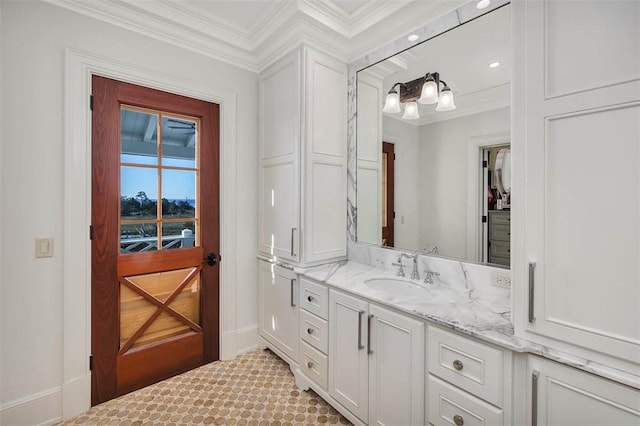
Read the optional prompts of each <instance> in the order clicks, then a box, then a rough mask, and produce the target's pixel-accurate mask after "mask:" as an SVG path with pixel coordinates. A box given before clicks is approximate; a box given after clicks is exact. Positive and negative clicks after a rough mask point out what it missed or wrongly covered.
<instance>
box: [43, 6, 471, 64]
mask: <svg viewBox="0 0 640 426" xmlns="http://www.w3.org/2000/svg"><path fill="white" fill-rule="evenodd" d="M45 1H47V2H49V3H51V4H54V5H57V6H60V7H64V8H67V9H70V10H73V11H75V12H78V13H82V14H85V15H88V16H91V17H93V18H96V19H100V20H102V21H106V22H109V23H112V24H114V25H118V26H120V27H123V28H126V29H129V30H132V31H135V32H138V33H141V34H145V35H147V36H150V37H154V38H157V39H160V40H163V41H165V42H168V43H171V44H174V45H177V46H180V47H183V48H185V49H188V50H191V51H194V52H197V53H200V54H203V55H206V56H210V57H212V58H215V59H218V60H221V61H224V62H227V63H230V64H233V65H236V66H240V67H242V68H246V69H249V70H251V71H255V72H259V71H261V70H263V69H264V68H265V67H267V66H268V65H270V64H271V63H272V62H273V61H275V60H276V59H278V58H279V57H280V56H282V54H284V53H286V52H288V51H290V50H291V48H292V47H295V46H297V45H298V44H300V43H302V42H304V43H306V44H309V45H311V46H314V47H316V48H320V49H322V50H325V51H328V52H331V53H332V54H333V55H334V56H336V57H337V58H338V59H340V60H343V61H345V62H351V61H353V60H355V59H357V58H359V57H361V56H364V55H365V54H367V53H369V52H371V51H372V50H374V49H376V48H378V47H380V46H382V45H385V44H387V43H388V42H390V41H391V40H395V39H397V38H398V37H400V36H403V35H405V34H407V33H408V32H410V31H411V30H412V29H415V28H418V27H421V26H422V25H424V24H425V23H427V22H429V21H432V20H433V19H435V18H437V17H439V16H442V15H443V14H445V13H447V12H450V11H452V10H454V9H456V8H458V7H459V6H461V5H462V4H464V3H467V2H468V0H392V1H390V0H45Z"/></svg>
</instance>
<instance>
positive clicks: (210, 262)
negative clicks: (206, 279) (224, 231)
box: [202, 252, 222, 266]
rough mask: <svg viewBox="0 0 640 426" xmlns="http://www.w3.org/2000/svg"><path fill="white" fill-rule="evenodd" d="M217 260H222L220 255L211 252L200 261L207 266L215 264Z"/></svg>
mask: <svg viewBox="0 0 640 426" xmlns="http://www.w3.org/2000/svg"><path fill="white" fill-rule="evenodd" d="M219 260H222V257H220V256H219V255H217V254H215V253H214V252H211V253H209V254H208V255H207V258H206V259H205V260H203V261H202V263H206V264H207V265H209V266H216V264H217V263H218V261H219Z"/></svg>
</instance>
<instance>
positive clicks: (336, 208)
mask: <svg viewBox="0 0 640 426" xmlns="http://www.w3.org/2000/svg"><path fill="white" fill-rule="evenodd" d="M346 69H347V68H346V65H345V64H344V63H342V62H340V61H337V60H336V59H334V58H332V57H330V56H328V55H325V54H323V53H320V52H317V51H315V50H313V49H310V48H308V47H301V48H299V49H296V50H295V51H293V52H292V53H290V54H288V55H287V56H285V57H284V58H282V59H280V60H278V61H277V62H275V63H274V64H273V65H271V66H270V67H268V68H267V69H266V70H265V71H263V72H262V73H260V76H259V91H260V99H259V105H260V106H259V120H260V121H259V158H260V168H259V185H260V188H259V212H258V218H259V222H258V227H259V237H258V245H259V247H258V250H259V251H260V252H261V253H264V254H266V255H270V256H276V257H277V258H279V259H286V260H289V261H292V262H295V263H298V264H301V265H304V264H313V263H319V262H321V261H327V260H334V259H340V258H344V257H345V256H346V229H347V223H346V220H347V219H346V215H345V213H344V209H345V205H346V200H347V189H346V188H347V144H346V136H347V131H346V121H347V113H346V106H347V71H346Z"/></svg>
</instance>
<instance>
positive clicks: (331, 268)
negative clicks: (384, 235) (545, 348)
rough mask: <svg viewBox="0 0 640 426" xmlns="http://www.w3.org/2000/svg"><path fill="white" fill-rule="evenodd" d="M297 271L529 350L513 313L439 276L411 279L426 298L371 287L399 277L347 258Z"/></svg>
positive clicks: (472, 333) (519, 349)
mask: <svg viewBox="0 0 640 426" xmlns="http://www.w3.org/2000/svg"><path fill="white" fill-rule="evenodd" d="M295 271H296V272H298V273H300V274H301V275H302V276H304V277H307V278H311V279H313V280H315V281H319V282H322V283H325V284H327V285H329V286H330V287H332V288H335V289H338V290H343V291H345V292H348V293H351V294H354V295H357V296H360V297H364V298H366V299H369V300H370V301H372V302H376V303H378V304H380V305H384V306H388V307H391V308H394V309H397V310H399V311H403V312H406V313H408V314H411V315H414V316H416V317H419V318H422V319H426V320H429V321H431V322H432V323H435V324H439V325H442V326H445V327H447V328H451V329H454V330H458V331H461V332H463V333H465V334H468V335H470V336H474V337H477V338H479V339H481V340H484V341H487V342H489V343H493V344H496V345H499V346H502V347H505V348H507V349H510V350H513V351H517V352H529V344H528V342H525V341H523V340H521V339H519V338H517V337H515V336H514V333H513V325H512V324H511V315H510V312H508V311H499V310H495V309H493V308H492V307H491V306H487V305H485V304H483V303H482V301H481V300H479V299H477V298H474V297H473V292H472V291H465V290H460V289H458V288H452V287H450V286H448V285H446V284H442V283H439V279H438V277H435V278H434V285H432V286H429V285H428V284H424V283H423V282H422V281H412V282H413V283H415V284H419V285H421V286H422V287H423V288H424V292H425V293H424V297H423V298H416V297H412V296H402V295H397V294H394V293H393V290H391V291H382V290H375V289H372V288H370V287H368V286H367V285H366V284H365V281H367V280H369V279H371V278H392V279H397V278H398V277H397V276H396V274H395V273H393V272H392V271H389V270H387V269H384V268H381V267H375V266H370V265H364V264H361V263H356V262H352V261H344V262H337V263H329V264H325V265H321V266H314V267H310V268H305V269H295ZM405 279H406V278H405ZM407 281H409V280H408V279H407ZM427 287H430V288H427Z"/></svg>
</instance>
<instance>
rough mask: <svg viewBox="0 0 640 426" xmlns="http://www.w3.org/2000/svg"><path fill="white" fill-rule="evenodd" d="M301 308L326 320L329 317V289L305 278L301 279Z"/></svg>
mask: <svg viewBox="0 0 640 426" xmlns="http://www.w3.org/2000/svg"><path fill="white" fill-rule="evenodd" d="M300 307H301V308H302V309H306V310H307V311H309V312H311V313H313V314H316V315H317V316H319V317H320V318H322V319H325V320H326V319H327V317H328V316H329V289H328V288H327V287H325V286H324V285H322V284H317V283H314V282H313V281H309V280H307V279H305V278H302V279H300Z"/></svg>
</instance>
